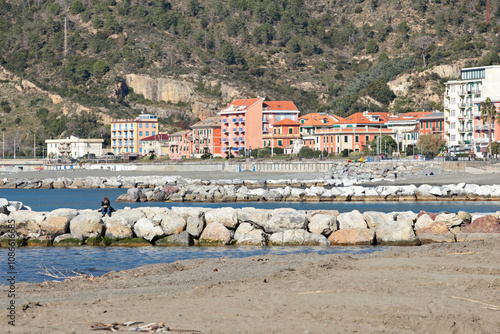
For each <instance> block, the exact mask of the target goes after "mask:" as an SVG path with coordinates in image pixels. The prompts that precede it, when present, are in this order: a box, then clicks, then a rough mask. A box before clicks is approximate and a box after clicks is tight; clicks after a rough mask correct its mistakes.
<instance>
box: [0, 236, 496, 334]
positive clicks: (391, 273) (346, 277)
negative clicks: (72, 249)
mask: <svg viewBox="0 0 500 334" xmlns="http://www.w3.org/2000/svg"><path fill="white" fill-rule="evenodd" d="M499 259H500V243H498V242H484V241H477V242H466V243H454V244H430V245H424V246H420V247H390V248H387V249H386V250H383V251H379V252H375V253H372V254H365V255H346V254H340V255H311V254H307V255H306V254H296V255H286V256H264V257H252V258H243V259H227V258H220V259H210V260H207V259H199V260H189V261H181V262H176V263H172V264H159V265H149V266H144V267H140V268H136V269H132V270H126V271H122V272H110V273H108V274H106V275H105V276H103V277H95V278H93V279H90V278H79V279H74V280H68V281H65V282H62V283H54V282H45V283H41V284H38V283H36V284H35V283H32V284H26V283H22V284H19V285H18V287H17V288H18V296H19V298H18V299H17V302H18V304H19V305H22V307H20V308H19V310H18V314H17V319H16V327H11V326H7V323H6V321H5V319H6V311H5V310H3V311H2V312H1V314H2V319H4V320H2V324H1V331H2V333H89V332H91V330H90V326H89V325H88V324H87V323H86V322H89V323H92V322H103V323H113V322H126V321H144V322H145V323H150V322H158V321H163V322H165V324H166V325H168V326H169V327H171V328H175V329H185V330H199V331H201V332H202V333H464V334H465V333H498V328H500V316H499V315H500V313H499V312H500V303H499V300H500V260H499ZM2 290H5V287H3V289H2ZM2 294H4V295H5V291H2Z"/></svg>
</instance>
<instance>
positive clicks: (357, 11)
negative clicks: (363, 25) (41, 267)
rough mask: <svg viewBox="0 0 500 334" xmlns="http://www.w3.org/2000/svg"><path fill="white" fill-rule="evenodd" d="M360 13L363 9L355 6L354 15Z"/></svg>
mask: <svg viewBox="0 0 500 334" xmlns="http://www.w3.org/2000/svg"><path fill="white" fill-rule="evenodd" d="M362 11H363V7H361V6H357V7H356V8H354V12H355V13H356V14H359V13H361V12H362Z"/></svg>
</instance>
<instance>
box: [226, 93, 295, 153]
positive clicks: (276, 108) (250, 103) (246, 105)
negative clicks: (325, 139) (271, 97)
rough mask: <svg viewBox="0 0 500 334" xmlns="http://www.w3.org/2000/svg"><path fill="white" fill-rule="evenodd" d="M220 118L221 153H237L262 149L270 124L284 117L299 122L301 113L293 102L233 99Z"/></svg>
mask: <svg viewBox="0 0 500 334" xmlns="http://www.w3.org/2000/svg"><path fill="white" fill-rule="evenodd" d="M219 115H220V116H221V143H222V144H221V152H222V156H227V154H228V152H231V153H232V154H238V153H239V152H240V151H242V150H245V151H246V150H249V149H252V148H261V147H262V144H263V141H262V139H263V135H264V134H267V133H270V128H269V124H273V123H275V122H277V121H280V120H282V119H285V118H289V119H291V120H296V119H297V117H298V115H299V110H298V109H297V107H296V106H295V104H294V103H293V102H291V101H264V99H263V98H255V99H241V100H234V101H233V102H231V104H230V105H228V106H227V107H226V108H224V109H223V110H222V111H221V112H219Z"/></svg>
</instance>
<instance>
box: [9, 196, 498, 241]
mask: <svg viewBox="0 0 500 334" xmlns="http://www.w3.org/2000/svg"><path fill="white" fill-rule="evenodd" d="M7 202H8V201H7ZM499 214H500V212H496V213H491V214H470V213H466V212H459V213H427V212H420V213H418V214H416V213H414V212H411V211H407V212H392V213H381V212H375V211H368V212H364V213H361V212H359V211H356V210H354V211H351V212H347V213H339V212H338V211H336V210H310V211H303V210H294V209H290V208H281V209H275V210H265V209H255V208H251V207H248V208H241V209H234V208H219V209H208V208H202V207H190V208H186V207H173V208H172V209H168V208H158V207H143V208H138V209H124V210H118V211H116V212H115V213H114V214H113V215H112V216H111V217H107V216H106V217H102V215H101V214H100V213H98V212H96V211H93V210H75V209H64V208H62V209H57V210H54V211H50V212H35V211H30V210H17V209H16V208H15V207H14V206H11V205H7V206H5V207H3V213H0V245H5V244H6V243H7V240H8V239H16V240H17V243H18V245H37V246H40V245H45V246H50V245H53V246H76V245H103V246H108V245H109V246H144V245H157V246H192V245H200V246H204V245H232V244H236V245H258V246H261V245H276V246H281V245H375V244H381V245H418V244H421V243H427V242H456V241H464V240H478V239H481V240H483V239H485V238H499V237H500V222H499ZM12 226H14V227H15V235H13V234H12V230H11V227H12ZM499 240H500V239H499Z"/></svg>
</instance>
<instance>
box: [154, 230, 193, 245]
mask: <svg viewBox="0 0 500 334" xmlns="http://www.w3.org/2000/svg"><path fill="white" fill-rule="evenodd" d="M155 245H156V246H193V245H194V240H193V237H192V236H191V235H190V234H189V233H187V232H186V231H183V232H181V233H178V234H173V235H169V236H166V237H165V238H161V239H158V240H157V241H156V242H155Z"/></svg>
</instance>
